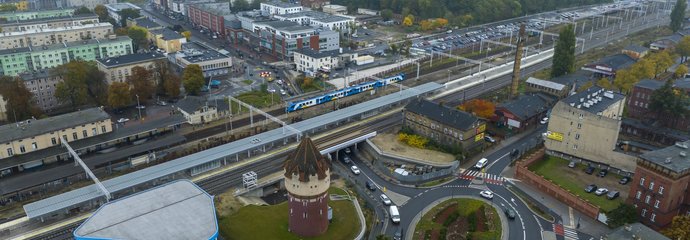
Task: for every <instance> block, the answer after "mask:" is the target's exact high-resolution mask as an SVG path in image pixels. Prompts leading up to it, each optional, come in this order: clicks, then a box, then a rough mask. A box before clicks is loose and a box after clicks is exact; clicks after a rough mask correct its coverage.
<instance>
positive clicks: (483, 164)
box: [474, 158, 489, 169]
mask: <svg viewBox="0 0 690 240" xmlns="http://www.w3.org/2000/svg"><path fill="white" fill-rule="evenodd" d="M488 162H489V159H486V158H482V159H479V161H478V162H477V164H475V165H474V168H476V169H482V168H484V167H486V164H487V163H488Z"/></svg>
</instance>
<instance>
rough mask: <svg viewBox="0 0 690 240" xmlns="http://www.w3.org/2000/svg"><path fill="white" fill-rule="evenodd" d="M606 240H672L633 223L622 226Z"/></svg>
mask: <svg viewBox="0 0 690 240" xmlns="http://www.w3.org/2000/svg"><path fill="white" fill-rule="evenodd" d="M605 239H606V240H630V239H636V240H671V239H670V238H667V237H666V236H664V235H662V234H661V233H659V232H657V231H654V230H653V229H651V228H649V227H647V226H645V225H643V224H642V223H631V224H628V225H626V226H621V227H618V228H616V229H614V230H613V232H611V233H609V234H608V235H607V236H606V238H605Z"/></svg>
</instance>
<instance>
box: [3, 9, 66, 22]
mask: <svg viewBox="0 0 690 240" xmlns="http://www.w3.org/2000/svg"><path fill="white" fill-rule="evenodd" d="M72 15H74V8H65V9H51V10H42V11H15V12H3V13H0V18H2V19H5V21H7V22H15V21H24V20H30V19H44V18H55V17H64V16H72Z"/></svg>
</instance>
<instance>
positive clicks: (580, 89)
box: [577, 81, 594, 92]
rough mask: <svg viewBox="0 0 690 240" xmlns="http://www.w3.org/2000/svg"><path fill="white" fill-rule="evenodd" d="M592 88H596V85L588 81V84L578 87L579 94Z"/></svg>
mask: <svg viewBox="0 0 690 240" xmlns="http://www.w3.org/2000/svg"><path fill="white" fill-rule="evenodd" d="M592 86H594V83H592V81H587V82H585V83H583V84H582V85H580V86H578V87H577V92H582V91H585V90H587V89H588V88H591V87H592Z"/></svg>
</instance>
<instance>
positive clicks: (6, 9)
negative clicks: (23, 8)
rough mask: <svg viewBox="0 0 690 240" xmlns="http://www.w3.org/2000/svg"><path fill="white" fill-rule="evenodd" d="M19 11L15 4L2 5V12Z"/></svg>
mask: <svg viewBox="0 0 690 240" xmlns="http://www.w3.org/2000/svg"><path fill="white" fill-rule="evenodd" d="M12 11H17V6H15V5H14V4H13V3H3V4H0V12H12Z"/></svg>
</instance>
